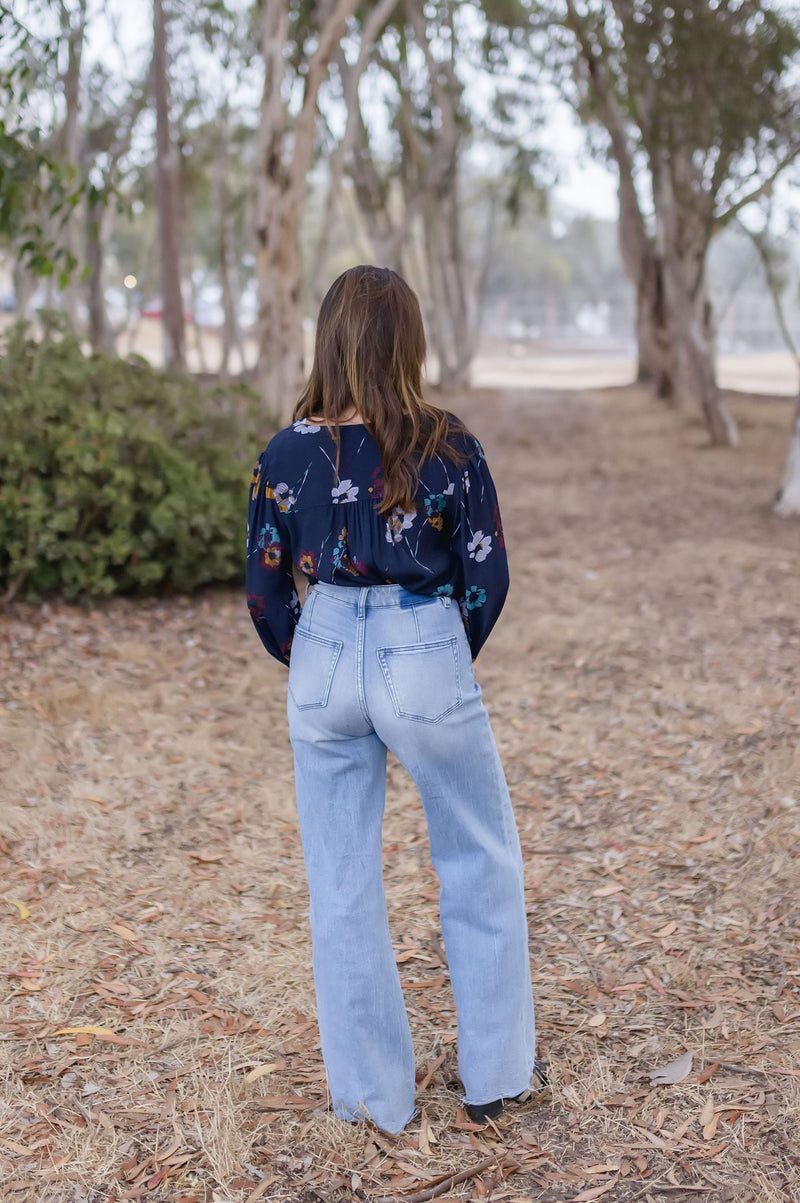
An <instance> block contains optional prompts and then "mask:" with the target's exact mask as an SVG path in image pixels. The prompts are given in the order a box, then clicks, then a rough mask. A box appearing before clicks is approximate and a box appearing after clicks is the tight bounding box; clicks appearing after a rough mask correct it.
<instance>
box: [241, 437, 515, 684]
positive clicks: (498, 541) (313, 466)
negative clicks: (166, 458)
mask: <svg viewBox="0 0 800 1203" xmlns="http://www.w3.org/2000/svg"><path fill="white" fill-rule="evenodd" d="M339 429H340V434H341V451H340V457H339V471H338V475H337V472H336V445H335V443H334V441H333V436H332V435H331V433H330V431H329V430H328V428H327V427H326V426H324V425H319V424H317V423H314V422H309V421H308V420H307V419H303V420H302V421H299V422H295V423H294V424H293V425H292V426H289V427H287V428H286V429H285V430H281V431H279V432H278V433H277V434H276V435H275V437H274V438H273V439H272V441H271V442H270V443H269V445H268V447H267V448H266V450H265V451H264V452H263V453H262V455H261V457H260V459H259V461H258V463H257V464H256V466H255V468H254V470H253V477H252V480H251V482H250V484H251V488H250V506H249V515H248V525H247V604H248V608H249V610H250V615H251V617H252V619H253V622H254V623H255V626H256V630H257V631H258V634H259V635H260V637H261V641H262V643H263V644H264V647H265V648H266V649H267V651H268V652H269V653H270V655H272V656H274V657H275V658H276V659H277V660H280V661H281V662H282V663H284V664H288V662H289V653H290V649H291V645H292V636H293V634H294V628H295V624H296V622H297V620H298V618H299V617H300V602H299V599H298V596H297V591H296V589H295V584H294V579H293V575H292V567H293V566H294V567H295V569H296V570H297V571H298V573H302V574H303V576H305V577H306V578H307V579H308V582H309V584H313V583H315V582H316V581H327V582H328V583H329V584H334V585H351V586H354V587H360V586H363V585H390V584H397V585H402V586H403V587H404V588H405V589H408V590H409V591H410V592H411V593H421V594H426V595H431V594H440V593H443V594H448V595H449V596H451V597H455V598H456V600H457V601H458V604H459V606H460V608H461V614H462V617H463V619H464V624H465V626H466V630H467V637H468V639H469V643H470V647H471V649H472V656H473V659H474V658H475V657H476V656H477V654H478V652H479V651H480V649H481V648H482V646H483V644H484V642H485V641H486V638H487V636H488V634H489V632H490V631H491V629H492V627H493V626H494V624H495V622H496V621H497V618H498V616H499V614H500V611H501V609H502V607H503V603H504V601H505V598H506V593H507V590H508V564H507V560H506V553H505V543H504V541H503V527H502V524H501V521H500V510H499V508H498V504H497V494H496V492H495V488H494V483H493V481H492V478H491V476H490V475H489V469H488V468H487V466H486V459H485V457H484V454H483V450H482V448H481V446H480V444H479V443H478V441H477V439H475V438H474V437H473V436H472V435H468V434H453V435H451V438H452V439H453V440H454V446H456V447H458V449H459V450H461V451H462V452H463V453H464V455H465V457H466V458H465V462H464V463H462V464H456V463H454V462H453V461H451V460H446V459H442V458H440V457H438V456H437V457H436V458H433V459H429V460H426V461H425V462H424V463H423V464H422V466H421V471H420V483H419V489H418V491H417V497H416V505H415V507H414V509H413V510H409V511H408V512H405V511H404V510H402V509H401V508H400V507H399V506H397V507H396V508H395V509H394V510H393V511H392V512H391V513H390V514H379V513H378V509H377V506H378V504H379V503H380V501H381V499H382V497H383V468H382V464H381V457H380V451H379V449H378V444H377V443H376V442H375V440H374V439H373V438H372V436H371V435H370V434H368V433H367V431H366V429H365V427H364V426H363V425H360V424H359V425H352V426H346V425H343V426H340V428H339Z"/></svg>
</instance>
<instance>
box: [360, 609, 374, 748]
mask: <svg viewBox="0 0 800 1203" xmlns="http://www.w3.org/2000/svg"><path fill="white" fill-rule="evenodd" d="M366 609H367V591H366V589H361V590H360V591H359V595H358V619H357V623H358V633H357V636H356V687H357V689H358V704H359V706H360V707H361V713H362V714H363V716H364V718H365V720H366V721H367V722H368V723H369V724H370V726H371V725H372V720H371V719H370V717H369V713H368V711H367V699H366V698H365V696H364V640H365V638H366V634H367V622H366V619H367V614H366Z"/></svg>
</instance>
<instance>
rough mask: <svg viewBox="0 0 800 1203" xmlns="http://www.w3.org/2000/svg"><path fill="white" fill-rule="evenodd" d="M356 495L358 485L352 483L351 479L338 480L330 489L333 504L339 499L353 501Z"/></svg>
mask: <svg viewBox="0 0 800 1203" xmlns="http://www.w3.org/2000/svg"><path fill="white" fill-rule="evenodd" d="M357 497H358V485H354V484H353V482H352V480H340V481H339V483H338V485H334V486H333V488H332V489H331V500H332V501H333V502H334V504H336V503H337V502H339V501H355V500H356V498H357Z"/></svg>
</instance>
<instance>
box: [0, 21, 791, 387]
mask: <svg viewBox="0 0 800 1203" xmlns="http://www.w3.org/2000/svg"><path fill="white" fill-rule="evenodd" d="M678 10H679V11H678V16H675V13H674V10H673V9H671V8H668V7H666V8H665V7H664V6H663V5H653V4H646V3H640V2H630V3H619V4H612V3H596V2H595V3H583V4H572V3H563V2H562V0H553V2H551V3H534V2H533V0H487V2H486V3H482V4H481V3H469V2H460V3H453V2H450V3H428V4H426V3H423V2H422V0H416V2H410V0H395V3H391V0H384V2H383V3H373V4H363V3H362V4H357V3H343V4H335V3H325V2H321V3H314V4H308V3H290V2H289V0H285V2H283V0H268V2H267V3H261V4H249V3H246V2H245V0H225V2H223V0H211V2H204V3H191V4H188V3H185V2H181V0H178V2H177V3H173V4H169V3H165V2H164V0H157V2H156V3H155V5H154V7H153V10H152V11H151V10H150V9H149V8H146V7H144V6H138V5H137V6H131V5H129V4H126V3H125V2H124V0H103V2H98V0H58V2H56V0H15V3H14V4H13V6H12V9H11V11H8V10H6V11H5V12H4V14H3V17H2V33H3V41H2V68H3V81H4V84H5V93H6V97H5V98H6V115H5V125H4V135H3V136H4V155H3V167H2V171H3V192H4V202H3V213H2V218H3V235H4V237H3V246H2V259H1V260H0V303H1V304H2V310H3V314H4V321H6V322H7V321H9V320H11V319H13V318H14V317H15V316H16V317H20V316H24V317H27V318H31V319H35V317H36V315H37V313H39V312H41V310H42V309H44V308H48V309H53V308H55V309H63V310H64V311H65V312H66V313H67V314H68V317H69V321H70V323H71V325H72V326H73V327H74V328H75V329H76V331H77V332H78V333H80V335H81V336H82V338H85V339H86V340H87V341H89V342H91V344H92V345H93V346H95V347H102V348H106V349H113V350H115V351H116V352H118V353H120V354H128V353H130V352H135V353H137V354H140V355H143V356H145V357H146V358H147V359H148V360H150V361H151V362H152V363H154V364H159V363H163V362H165V361H166V362H167V363H170V364H173V365H176V366H178V367H182V366H187V367H188V368H190V369H191V370H192V371H195V372H210V373H219V372H221V373H223V374H224V373H227V372H235V373H239V372H242V371H251V372H252V371H255V369H256V367H257V363H258V359H259V354H260V343H262V344H265V345H264V346H263V347H262V348H261V353H262V354H267V353H269V354H271V355H274V354H275V345H276V344H275V338H276V333H275V332H274V331H273V332H272V334H271V335H269V334H267V335H262V336H261V338H260V336H259V328H258V327H259V289H260V290H261V295H262V296H263V295H264V294H265V292H267V291H270V290H272V289H273V284H270V283H269V280H270V278H271V277H275V276H276V275H278V276H282V277H283V281H282V282H281V283H279V284H278V285H277V286H276V287H277V291H278V292H280V291H281V290H284V291H286V290H287V289H294V290H296V289H297V288H298V287H299V289H300V296H299V310H300V316H301V318H302V319H303V321H304V322H305V324H306V327H307V335H308V326H309V323H311V322H312V321H313V318H314V314H315V311H316V308H317V306H318V303H319V300H320V297H321V295H322V294H323V293H324V290H325V288H326V286H327V284H328V283H329V282H330V281H331V279H332V278H333V277H334V276H335V275H336V274H338V272H339V271H341V270H342V269H344V268H345V267H347V266H349V265H351V264H353V263H356V262H363V261H376V262H380V263H383V264H387V265H390V266H394V267H396V268H398V269H399V270H401V271H403V272H404V273H405V274H406V275H407V276H408V277H409V278H410V280H411V281H412V283H413V284H414V286H415V287H416V288H417V290H418V291H419V294H420V296H421V299H422V301H423V306H424V309H425V316H426V318H427V321H428V326H429V332H430V340H431V351H432V362H431V371H430V376H431V378H432V379H433V380H441V381H442V382H443V383H445V384H458V385H463V384H465V383H468V382H470V381H471V382H473V383H480V384H524V385H530V384H537V383H542V384H558V383H575V382H576V380H577V381H578V382H584V383H586V382H593V383H609V382H624V381H627V380H630V379H633V378H635V376H636V375H637V338H636V333H637V321H636V318H637V290H641V282H642V275H643V269H642V265H641V263H642V259H643V258H647V256H642V254H641V251H640V249H638V248H636V249H634V248H633V247H632V246H631V243H632V242H633V241H635V239H636V238H640V237H641V230H637V229H636V227H637V226H640V227H641V228H642V230H644V232H645V235H646V237H648V238H650V239H651V240H653V242H655V241H656V240H657V239H658V238H660V239H662V240H663V239H664V238H669V239H672V240H675V241H679V240H680V239H681V238H682V237H683V236H684V235H685V234H686V231H687V229H688V226H689V224H690V223H689V221H688V220H686V219H685V217H684V216H683V215H682V216H681V218H679V220H678V225H679V226H682V227H683V229H682V230H678V229H676V230H674V231H673V232H672V233H671V234H668V233H667V227H668V225H669V221H668V219H667V218H666V216H665V213H660V211H659V206H658V205H657V204H656V203H655V199H654V195H653V185H654V172H657V170H658V168H657V158H658V154H659V153H661V152H662V151H663V152H664V153H666V154H667V155H668V156H669V157H670V158H671V159H673V160H674V158H675V156H677V155H678V154H681V155H682V156H684V158H685V162H686V165H687V166H688V167H689V169H690V171H689V174H688V175H687V172H686V170H684V169H681V171H682V176H681V172H675V173H674V175H675V180H676V181H677V182H678V204H679V207H681V206H683V207H684V208H686V207H687V206H686V204H685V201H686V200H689V203H690V204H693V205H694V208H695V210H697V211H698V212H697V213H696V214H694V215H693V216H694V217H695V218H696V219H697V221H699V222H701V223H703V224H705V226H706V227H710V228H708V230H707V233H708V235H709V237H708V238H707V239H705V241H706V245H702V243H703V241H704V238H703V236H701V238H700V239H699V242H698V245H696V246H691V247H689V246H688V245H687V246H686V247H685V248H684V250H685V251H686V252H687V253H691V254H693V255H697V254H700V255H701V256H702V260H703V279H702V281H701V291H702V292H703V294H704V298H703V299H704V303H708V304H709V305H710V306H711V308H712V310H713V320H714V334H715V339H716V347H717V350H718V352H719V354H720V355H721V356H722V361H721V364H720V369H721V375H722V378H723V380H724V382H726V383H728V384H732V385H737V384H738V385H739V386H741V387H750V388H758V387H762V386H763V387H764V388H769V389H776V390H779V391H781V390H783V391H792V390H793V388H794V383H795V381H794V374H793V368H792V362H791V359H790V357H789V356H788V354H787V352H786V346H785V341H784V337H783V335H782V332H781V329H780V324H779V322H778V320H777V319H776V315H775V307H774V304H773V298H772V296H771V293H770V288H769V286H768V282H767V280H766V278H765V271H764V265H763V263H762V261H761V258H760V256H759V251H758V248H757V247H756V246H754V245H753V241H752V237H751V233H752V232H756V231H763V230H764V229H765V223H766V222H767V220H769V221H770V222H771V224H770V231H771V235H772V237H773V241H774V242H775V243H776V244H779V250H780V255H781V273H782V277H783V279H782V284H784V285H785V286H786V292H787V295H786V297H785V301H784V303H785V307H786V314H787V319H788V320H789V322H790V323H791V324H792V326H793V328H794V329H797V325H798V321H800V310H799V309H798V303H797V289H796V283H797V270H798V262H797V261H798V250H797V247H798V242H797V237H796V234H795V231H794V213H793V202H794V199H795V193H794V191H793V189H794V186H795V185H796V182H797V174H796V172H795V171H794V156H795V154H796V150H797V147H796V142H797V140H798V137H800V135H799V134H798V125H797V107H796V96H795V95H794V92H795V90H796V88H797V67H798V58H797V33H796V31H797V24H796V12H795V11H794V8H793V7H792V6H789V5H785V4H778V3H774V4H771V5H768V4H760V3H739V4H734V5H720V4H718V3H715V2H714V0H708V2H707V3H705V4H694V5H681V6H678ZM737 39H738V40H739V41H740V42H741V46H738V47H737ZM744 46H746V47H747V55H748V59H749V60H752V61H748V62H747V63H744V64H743V60H742V57H741V49H742V47H744ZM645 96H647V100H646V103H647V105H648V106H650V108H651V111H650V112H648V113H647V114H645V113H644V111H643V103H642V101H643V98H644V97H645ZM662 144H663V145H662ZM689 176H692V177H693V178H689ZM628 177H629V178H628ZM679 177H681V178H680V179H679ZM773 181H774V187H773ZM680 188H685V189H687V190H689V191H691V190H692V189H701V190H703V191H704V193H705V195H704V196H702V197H701V198H699V199H700V202H701V203H700V204H699V205H698V203H697V202H698V198H697V197H695V198H694V201H693V202H692V201H691V200H690V198H682V197H681V196H680V194H679V190H680ZM626 192H627V193H628V194H629V195H625V193H626ZM750 193H754V194H756V195H755V196H754V199H753V201H752V203H751V204H749V205H743V206H742V207H741V208H739V207H738V206H739V205H741V202H742V201H743V200H744V199H745V198H746V196H747V195H748V194H750ZM620 196H622V206H620ZM278 197H280V198H281V199H280V202H278V201H277V200H276V198H278ZM287 205H288V208H289V210H290V211H289V212H288V213H286V212H283V211H282V209H283V207H284V206H287ZM632 208H633V209H635V210H636V212H635V213H632V212H631V209H632ZM766 208H769V209H770V210H771V212H770V214H769V215H767V214H766V211H765V210H766ZM700 210H702V212H700ZM621 222H623V223H625V224H626V225H627V228H626V229H625V228H621ZM743 223H744V226H746V228H743ZM657 227H658V228H657ZM265 229H266V230H269V243H266V242H265V241H264V237H263V235H264V232H265ZM748 231H749V232H748ZM621 240H622V242H623V243H627V245H622V246H621ZM685 241H686V242H687V244H688V243H689V242H690V241H695V239H694V235H692V236H691V237H686V238H685ZM663 249H664V248H663V247H662V248H661V253H662V254H663ZM68 273H69V278H68V279H67V274H68ZM165 277H166V281H165ZM789 285H791V287H788V286H789ZM689 287H690V289H691V288H692V287H696V285H695V284H694V283H692V284H690V286H689ZM789 294H791V295H789ZM265 309H266V306H265ZM267 316H268V315H267V313H266V312H265V313H264V314H262V317H263V318H264V320H266V319H267ZM288 316H289V315H287V314H284V318H285V319H286V318H288ZM297 316H298V315H297V313H293V314H292V315H291V317H292V322H286V321H285V322H284V323H283V324H286V325H289V326H291V325H294V326H296V324H297ZM288 337H289V338H290V339H291V338H294V339H296V338H297V332H296V330H292V331H291V332H290V333H289V334H288ZM283 341H284V342H285V337H284V340H283ZM266 344H269V350H267V345H266ZM279 353H280V354H281V355H284V354H286V353H287V351H286V347H285V346H281V347H279ZM306 353H307V347H306ZM640 366H642V365H640ZM644 367H645V371H647V364H646V363H645V364H644ZM265 387H266V386H265ZM267 400H268V403H269V404H270V405H271V407H272V408H276V407H277V406H278V404H279V403H278V402H277V401H276V400H275V399H274V398H269V397H268V398H267Z"/></svg>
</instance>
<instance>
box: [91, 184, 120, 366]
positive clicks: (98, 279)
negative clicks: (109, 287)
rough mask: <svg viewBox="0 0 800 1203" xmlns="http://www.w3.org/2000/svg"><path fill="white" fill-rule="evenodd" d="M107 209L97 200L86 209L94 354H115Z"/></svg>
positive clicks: (101, 201)
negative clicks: (107, 284) (107, 271)
mask: <svg viewBox="0 0 800 1203" xmlns="http://www.w3.org/2000/svg"><path fill="white" fill-rule="evenodd" d="M106 212H107V211H106V206H105V204H104V202H103V199H102V198H100V199H95V200H94V201H93V202H90V203H88V204H87V207H86V266H87V267H88V268H89V280H88V299H89V339H90V341H91V344H92V347H93V348H94V350H95V351H112V350H113V349H114V337H113V334H112V332H111V330H110V328H109V325H108V315H107V313H106V298H105V239H106V225H107V221H106Z"/></svg>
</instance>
